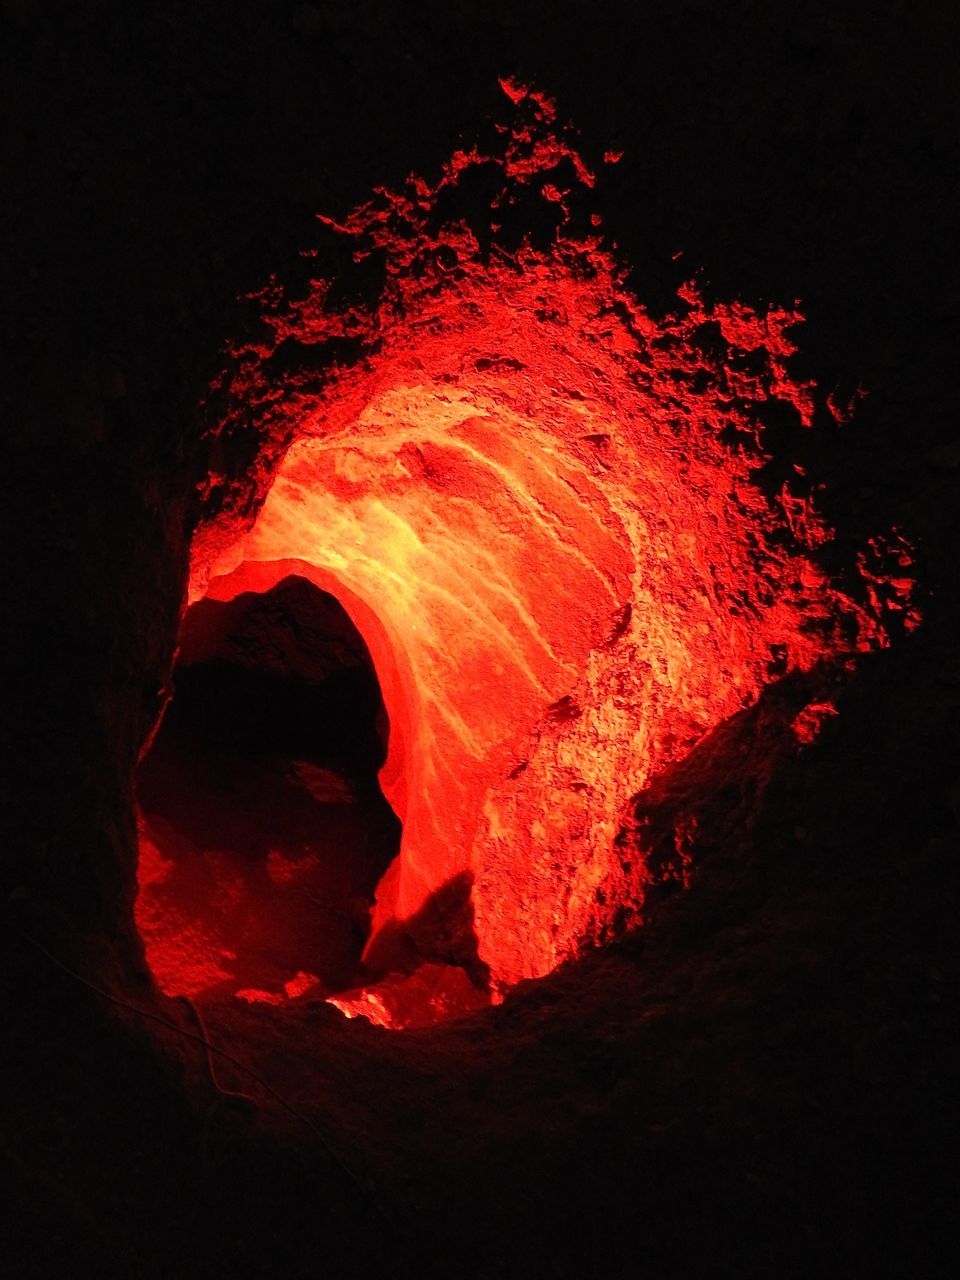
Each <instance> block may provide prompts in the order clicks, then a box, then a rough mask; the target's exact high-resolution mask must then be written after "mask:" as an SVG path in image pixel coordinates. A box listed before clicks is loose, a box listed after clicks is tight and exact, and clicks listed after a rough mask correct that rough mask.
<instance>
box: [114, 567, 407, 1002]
mask: <svg viewBox="0 0 960 1280" xmlns="http://www.w3.org/2000/svg"><path fill="white" fill-rule="evenodd" d="M388 737H389V725H388V719H387V713H386V710H385V708H384V701H383V697H382V695H381V690H380V684H379V681H378V678H377V674H376V672H375V670H374V666H373V662H372V660H371V657H370V653H369V651H368V649H367V646H366V644H365V643H364V641H363V639H362V637H361V635H360V633H359V632H358V630H357V629H356V627H355V626H354V624H353V622H352V621H351V619H350V617H349V615H348V614H347V612H346V610H345V609H344V608H343V606H342V605H341V604H340V603H339V601H338V600H337V599H336V598H335V597H334V596H333V595H331V594H330V593H328V592H326V591H323V590H321V589H320V588H319V587H318V586H316V585H315V584H314V583H312V582H310V581H309V580H307V579H306V578H304V577H300V576H298V575H296V574H289V575H288V576H286V577H283V578H282V579H281V580H280V581H278V582H277V583H275V584H274V585H272V586H270V587H269V589H266V590H261V591H256V590H252V591H243V592H241V593H240V594H238V595H236V596H234V597H233V598H232V599H228V600H223V599H213V598H210V597H204V598H202V599H200V600H198V601H196V602H195V603H194V604H193V605H192V606H191V607H190V608H189V609H188V610H187V612H186V614H185V617H184V620H183V623H182V627H181V633H180V640H179V650H178V654H177V659H176V663H175V668H174V677H173V694H172V696H171V699H170V701H169V704H168V706H167V710H166V713H165V715H164V716H163V719H162V721H161V723H160V725H159V727H158V729H157V731H156V733H155V735H154V738H153V740H152V742H151V743H150V745H149V748H148V750H147V751H146V752H145V754H144V756H143V759H142V761H141V763H140V766H139V770H138V776H137V794H138V802H139V824H140V833H139V836H140V840H139V843H140V868H139V896H138V899H137V908H136V916H137V923H138V927H139V930H140V934H141V937H142V938H143V940H144V944H145V948H146V955H147V961H148V963H149V966H150V968H151V970H152V972H153V975H154V977H155V979H156V980H157V982H158V984H159V986H160V987H161V989H162V990H163V991H164V992H165V993H166V994H168V995H186V996H189V997H191V998H221V997H226V996H240V997H241V998H243V999H247V1000H250V1001H260V1002H265V1003H281V1002H284V1001H286V1000H288V999H290V998H297V997H299V996H302V995H305V994H307V993H309V994H310V995H311V996H316V997H321V998H323V997H326V996H328V995H331V994H334V993H337V992H342V991H344V990H346V989H348V988H350V987H351V986H355V985H357V984H358V983H359V982H360V981H361V979H362V973H363V969H362V962H361V955H362V952H363V948H364V944H365V941H366V938H367V935H368V933H369V916H370V909H371V906H372V902H373V898H374V891H375V888H376V885H377V883H378V882H379V880H380V879H381V877H382V875H383V873H384V871H385V870H386V868H387V866H388V865H389V864H390V862H391V861H392V860H393V858H394V856H395V855H396V852H397V849H398V847H399V843H400V831H401V825H400V821H399V819H398V818H397V816H396V815H395V813H394V811H393V810H392V809H391V807H390V805H389V804H388V802H387V800H386V799H385V797H384V795H383V792H382V790H381V788H380V783H379V778H378V773H379V770H380V769H381V767H382V766H383V763H384V760H385V758H386V754H387V742H388Z"/></svg>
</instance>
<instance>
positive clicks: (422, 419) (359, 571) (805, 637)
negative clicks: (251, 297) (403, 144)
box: [190, 83, 912, 996]
mask: <svg viewBox="0 0 960 1280" xmlns="http://www.w3.org/2000/svg"><path fill="white" fill-rule="evenodd" d="M505 89H506V91H507V93H508V95H509V97H510V98H511V100H512V101H513V103H514V105H515V107H516V111H517V116H516V119H515V120H514V122H513V124H512V126H511V127H510V128H509V129H508V128H504V129H503V130H502V131H501V141H502V147H501V149H500V151H499V152H498V153H497V154H496V155H489V154H481V152H480V151H478V150H477V149H474V150H472V151H470V152H461V153H458V154H457V155H456V156H455V157H454V158H453V159H452V160H451V161H450V162H449V164H448V165H447V166H446V168H445V170H444V172H443V175H442V177H441V179H440V182H439V183H438V184H437V185H436V186H429V185H428V184H426V183H424V182H423V181H422V180H420V179H410V180H409V182H408V183H407V185H406V187H405V188H404V189H403V191H401V192H399V193H395V192H386V191H384V192H379V193H377V196H376V197H375V198H374V199H373V200H372V201H371V202H370V204H368V205H366V206H364V207H363V208H362V209H360V210H358V211H356V212H355V213H354V214H353V215H351V217H350V218H349V219H347V220H346V222H345V223H343V224H342V225H337V224H333V223H330V222H329V220H326V221H327V223H328V230H329V232H330V234H331V235H334V236H336V237H339V239H340V240H341V241H343V242H346V243H347V244H349V245H350V246H351V251H352V254H353V257H354V259H355V260H356V261H358V262H364V261H375V262H376V263H377V264H378V265H379V267H380V268H381V269H382V275H383V285H382V289H381V291H380V294H379V297H378V298H377V300H376V302H375V303H374V304H370V303H364V304H361V303H357V304H355V305H351V306H343V305H339V306H338V305H337V304H336V303H335V301H334V299H333V298H332V295H331V284H330V281H329V280H328V279H326V278H325V277H323V276H322V273H319V272H318V274H317V278H315V279H313V280H311V281H310V283H309V286H308V288H307V289H306V290H303V289H302V288H301V289H300V290H299V291H298V292H297V293H296V294H295V295H294V296H289V295H288V294H287V293H286V292H285V290H284V288H283V286H282V285H281V284H279V283H278V282H277V281H273V282H271V283H270V284H269V285H268V286H267V287H266V288H265V289H264V290H263V292H262V293H261V294H260V295H258V297H257V299H256V305H257V308H258V311H259V323H260V329H259V332H258V335H257V337H256V338H255V339H254V340H251V341H248V342H238V343H236V344H235V345H234V347H233V348H232V350H231V353H230V363H229V367H228V370H227V372H226V373H225V375H224V378H223V380H222V382H221V384H220V385H219V386H218V387H217V388H216V389H215V394H214V395H213V397H212V399H211V405H212V406H213V411H214V412H216V413H218V414H219V415H220V416H219V419H218V421H217V424H216V427H215V429H214V433H213V435H214V439H215V442H216V444H217V447H218V448H219V449H220V450H221V451H222V450H223V449H224V448H228V447H229V443H230V441H231V439H235V438H238V436H239V435H241V434H242V433H243V432H248V433H249V429H250V423H251V422H253V423H254V424H255V430H256V431H257V432H258V433H259V439H260V441H261V445H262V448H261V453H260V455H259V460H258V462H257V463H256V465H255V466H254V468H253V469H252V470H251V471H250V473H249V474H248V477H247V479H246V481H245V482H243V483H240V484H238V483H236V482H235V480H231V478H230V477H229V476H228V475H227V474H226V472H224V473H223V474H218V473H216V472H214V474H213V476H212V478H211V482H210V486H209V491H208V494H207V498H208V500H209V501H210V502H211V504H213V505H214V506H215V507H216V509H217V512H218V514H216V515H215V516H211V517H210V518H209V519H208V520H207V521H206V523H205V525H204V526H203V527H202V528H201V530H200V532H199V534H198V537H197V540H196V543H195V547H194V556H193V565H192V572H191V582H190V600H191V601H198V600H200V599H202V598H204V597H209V598H212V599H215V600H230V599H232V598H234V597H235V596H237V595H238V594H240V593H242V592H249V591H261V592H262V591H267V590H269V589H270V588H271V587H273V586H274V585H275V584H276V583H277V582H279V581H281V580H282V579H283V578H285V577H286V576H288V575H289V574H290V573H296V574H298V575H300V576H302V577H304V578H307V579H309V580H310V581H312V582H313V583H314V584H315V585H316V586H318V587H320V588H321V589H323V590H324V591H326V592H329V593H331V594H332V595H334V596H336V598H337V599H338V600H339V601H340V603H341V604H342V605H343V607H344V608H345V609H346V611H347V613H348V614H349V615H350V618H351V619H352V621H353V623H354V625H355V626H356V628H357V629H358V631H359V632H360V634H361V635H362V637H363V639H364V641H365V643H366V646H367V648H368V650H369V653H370V656H371V658H372V661H373V664H374V666H375V669H376V672H377V675H378V678H379V680H380V685H381V689H382V691H383V697H384V702H385V705H386V709H387V713H388V716H389V721H390V736H389V750H388V756H387V760H386V763H385V765H384V767H383V769H382V772H381V783H382V786H383V790H384V793H385V795H386V796H387V798H388V800H389V801H390V803H391V805H392V806H393V808H394V810H395V812H396V814H397V815H398V816H399V818H400V819H401V821H402V823H403V836H402V844H401V848H400V852H399V855H398V856H397V858H396V860H395V861H394V863H393V864H392V866H391V867H390V869H389V870H388V872H387V874H386V875H385V876H384V878H383V880H382V881H381V882H380V885H379V887H378V889H377V895H376V904H375V908H374V913H373V920H372V932H371V936H370V939H369V941H368V943H367V947H366V952H365V959H366V961H367V964H368V966H369V970H370V972H371V973H372V974H376V973H380V972H385V971H389V970H390V969H392V968H396V967H400V966H402V965H404V964H406V965H407V966H408V967H409V963H410V954H409V947H410V936H411V932H412V933H413V934H414V935H415V942H416V949H417V952H418V954H419V956H420V958H421V959H424V958H426V959H431V960H442V961H451V962H454V963H464V962H465V961H466V958H467V952H468V951H469V947H468V946H466V945H465V944H464V940H463V936H462V935H463V931H464V930H465V929H466V930H469V931H470V932H471V942H470V946H473V947H474V948H475V960H476V962H478V965H479V969H480V970H482V971H483V972H484V973H486V974H488V975H489V981H490V985H491V989H492V992H493V994H494V995H495V996H496V994H497V993H499V992H502V991H503V990H504V989H505V988H506V987H509V986H510V985H511V984H513V983H515V982H517V981H518V980H520V979H522V978H530V977H536V976H539V975H542V974H544V973H546V972H548V971H550V970H551V969H552V968H554V967H555V966H556V965H557V964H558V963H559V962H560V961H562V960H563V959H564V958H566V957H569V956H571V955H574V954H576V953H577V952H578V950H580V949H581V947H582V946H583V945H584V942H585V940H586V939H588V938H590V937H593V936H596V935H597V934H598V933H600V932H602V931H603V927H604V925H605V923H606V922H609V921H610V920H613V919H617V920H618V921H620V922H621V924H623V923H629V922H630V921H632V920H636V919H637V918H638V917H639V913H640V912H641V910H642V906H643V898H644V890H645V885H646V871H645V868H644V865H643V863H642V860H641V861H639V862H638V861H636V860H633V861H629V860H625V859H622V858H621V855H620V852H619V848H618V843H617V837H618V834H619V833H620V831H621V830H622V828H623V823H624V818H625V813H626V810H627V807H628V804H629V802H630V801H631V799H632V798H633V797H635V796H636V795H638V794H639V793H641V792H642V791H643V789H644V787H645V785H646V784H647V783H648V781H649V780H650V779H651V778H652V777H654V776H655V775H657V774H658V773H660V772H662V770H663V769H664V768H666V767H667V766H669V765H670V764H671V763H673V762H676V761H678V760H681V759H682V758H683V757H684V756H685V755H687V753H689V751H690V750H691V748H692V747H693V746H694V745H695V744H696V743H697V742H698V741H700V740H701V739H702V738H703V737H704V735H705V734H706V733H708V732H709V731H710V730H711V729H713V728H714V727H716V726H717V725H718V724H720V723H721V722H722V721H724V720H725V719H727V718H728V717H730V716H731V715H733V714H735V713H736V712H738V711H740V710H742V709H743V708H745V707H747V706H750V705H751V704H752V703H753V702H754V701H755V700H756V699H757V697H758V695H759V693H760V691H761V690H762V689H763V687H764V685H765V684H766V683H768V682H770V681H771V680H774V679H778V678H780V677H782V676H783V675H784V674H785V673H788V672H791V671H794V672H796V671H809V670H811V669H813V668H815V667H816V666H817V665H818V664H824V663H830V662H837V661H842V660H846V659H847V658H848V657H849V656H850V655H852V654H855V653H856V652H858V651H863V650H866V649H869V648H871V647H873V646H876V645H878V644H882V643H884V622H883V619H884V618H885V617H886V616H888V615H890V614H891V613H892V612H900V613H901V615H902V616H905V617H907V618H908V620H909V619H910V618H912V615H911V614H909V591H910V581H909V578H908V577H907V576H906V565H907V563H908V557H907V556H906V555H905V553H904V552H903V550H902V548H899V549H898V548H895V549H894V550H895V554H896V555H897V556H899V568H898V569H897V570H896V571H895V572H894V573H889V572H888V573H882V572H881V571H880V570H879V569H878V570H877V571H876V573H875V574H874V575H873V584H874V585H873V588H872V589H873V591H874V594H873V596H872V597H871V596H869V595H868V594H864V593H861V598H859V599H858V600H855V599H854V595H855V594H856V593H850V592H848V591H847V590H845V589H841V586H840V584H839V583H838V582H837V581H836V580H835V579H833V578H831V577H830V576H828V574H827V572H826V571H825V569H824V568H823V567H822V566H821V563H820V560H819V551H820V549H821V548H822V546H823V545H824V544H825V543H826V542H828V541H829V539H830V537H831V531H830V530H829V529H828V528H827V527H826V525H825V523H824V522H823V520H822V519H821V518H820V517H819V516H818V514H817V513H816V511H815V509H814V507H813V505H812V502H811V500H810V496H809V493H810V486H809V485H808V484H807V481H806V478H805V477H804V476H803V474H802V472H801V470H800V468H796V481H795V483H793V484H792V485H791V486H784V487H783V488H782V489H781V491H780V492H779V493H775V494H770V493H768V492H765V491H763V490H762V489H761V486H760V484H759V483H758V477H757V472H758V469H759V468H760V467H761V466H762V464H763V462H764V460H765V455H764V451H763V435H762V422H763V418H764V410H765V408H767V407H768V406H770V405H772V404H776V405H778V406H779V407H780V408H784V407H786V408H787V409H788V410H789V411H790V412H791V413H792V414H794V415H795V416H796V417H797V419H798V420H799V421H801V422H802V423H803V424H804V425H805V426H808V427H810V426H812V424H813V418H814V409H815V403H816V400H815V389H814V388H813V387H812V385H810V384H809V383H806V382H804V381H802V380H800V379H798V378H797V377H796V376H794V375H793V374H792V373H791V371H790V366H789V359H790V356H791V355H792V354H793V350H794V348H793V345H792V342H791V340H790V337H789V332H790V330H791V328H792V327H793V326H794V325H795V324H796V323H797V322H798V321H799V319H800V316H799V314H798V313H797V312H796V311H795V310H792V309H791V310H784V309H778V308H769V309H767V310H765V311H762V312H756V311H753V310H751V309H749V308H747V307H746V306H743V305H740V304H732V305H721V304H713V305H708V304H707V303H706V302H705V301H703V299H702V297H701V296H700V293H699V292H698V291H697V289H695V288H694V287H693V286H688V287H687V288H685V289H684V290H682V291H681V296H680V298H679V300H678V304H677V310H676V313H675V314H673V315H670V316H668V317H665V318H659V319H655V318H654V317H652V316H651V315H649V314H648V313H647V312H646V311H645V310H644V308H643V307H642V306H641V305H640V304H639V303H638V302H637V300H636V299H635V298H634V297H633V296H632V295H631V293H630V292H629V291H628V290H627V288H626V287H625V285H624V283H623V280H622V275H621V272H620V268H619V266H618V264H617V262H616V259H615V255H614V253H613V251H612V250H611V249H610V247H609V246H606V245H604V243H603V242H602V240H601V237H600V231H599V218H598V217H597V215H596V214H595V213H592V214H588V215H585V214H584V213H583V212H582V204H583V202H582V197H583V195H584V193H589V192H590V191H591V190H592V188H593V187H594V186H595V181H596V179H595V176H594V174H593V173H592V172H591V171H590V170H589V169H588V168H587V166H586V165H585V164H584V162H583V161H582V160H581V159H580V157H579V155H578V154H577V153H576V151H575V150H574V149H573V147H572V145H571V144H570V141H569V137H568V135H567V134H566V133H565V132H564V131H563V130H560V129H558V128H557V125H556V120H555V113H554V109H553V107H552V105H551V104H550V103H549V101H548V100H546V99H545V98H543V97H542V96H539V95H537V94H532V93H528V92H527V91H525V90H523V89H522V88H520V87H519V86H516V85H512V84H509V83H508V84H506V85H505ZM608 159H609V160H610V161H611V162H615V159H616V157H608ZM477 174H482V175H484V176H485V179H487V180H489V177H490V175H491V174H493V175H494V176H495V178H496V183H495V184H494V186H495V188H496V194H495V196H494V198H493V199H492V200H491V201H490V202H489V208H486V215H487V217H488V225H487V226H486V228H485V230H484V231H483V232H481V231H479V230H478V229H477V227H476V226H474V225H470V224H469V223H468V222H467V221H465V220H463V219H460V218H451V217H449V216H441V215H440V213H439V212H438V210H440V209H441V208H442V207H443V204H444V201H446V200H447V199H448V198H450V197H451V196H452V195H455V194H456V192H457V191H458V190H460V189H462V187H463V186H464V185H465V183H466V182H467V181H468V179H469V178H470V176H471V175H477ZM574 195H575V196H576V199H574ZM531 198H533V199H535V200H537V201H539V202H540V203H541V205H543V206H544V207H546V208H547V209H548V210H550V211H552V213H553V214H554V216H555V227H554V229H553V231H552V233H551V235H550V237H549V239H548V241H546V242H545V241H544V240H543V239H542V237H541V240H540V242H539V243H535V242H534V237H527V238H525V239H524V238H521V239H520V240H519V242H517V243H515V244H513V245H512V246H511V247H510V248H505V247H503V245H501V244H498V234H499V232H500V231H501V227H502V225H503V223H506V222H507V221H508V220H509V218H510V217H511V211H512V210H513V211H515V210H516V209H517V208H519V207H522V206H523V205H524V202H525V201H526V202H529V201H530V199H531ZM485 207H486V206H485ZM345 344H347V345H348V346H349V349H350V350H351V352H352V355H351V356H350V357H349V358H341V355H340V353H341V352H342V351H343V349H344V347H345ZM327 353H329V354H327ZM325 355H326V356H327V358H324V357H325ZM281 357H282V358H281ZM318 370H319V371H318ZM839 416H840V415H838V417H839ZM251 494H252V495H253V497H251ZM865 563H866V562H865V561H864V564H865ZM813 722H815V717H813V720H812V721H811V723H813ZM451 886H461V887H464V889H465V892H466V893H467V894H468V898H467V901H466V903H464V902H463V901H462V900H461V899H462V896H463V895H460V896H457V895H454V908H452V909H448V904H449V902H450V901H451V897H450V887H451ZM413 922H418V923H417V924H416V925H414V923H413ZM474 976H475V977H476V973H475V975H474Z"/></svg>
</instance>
